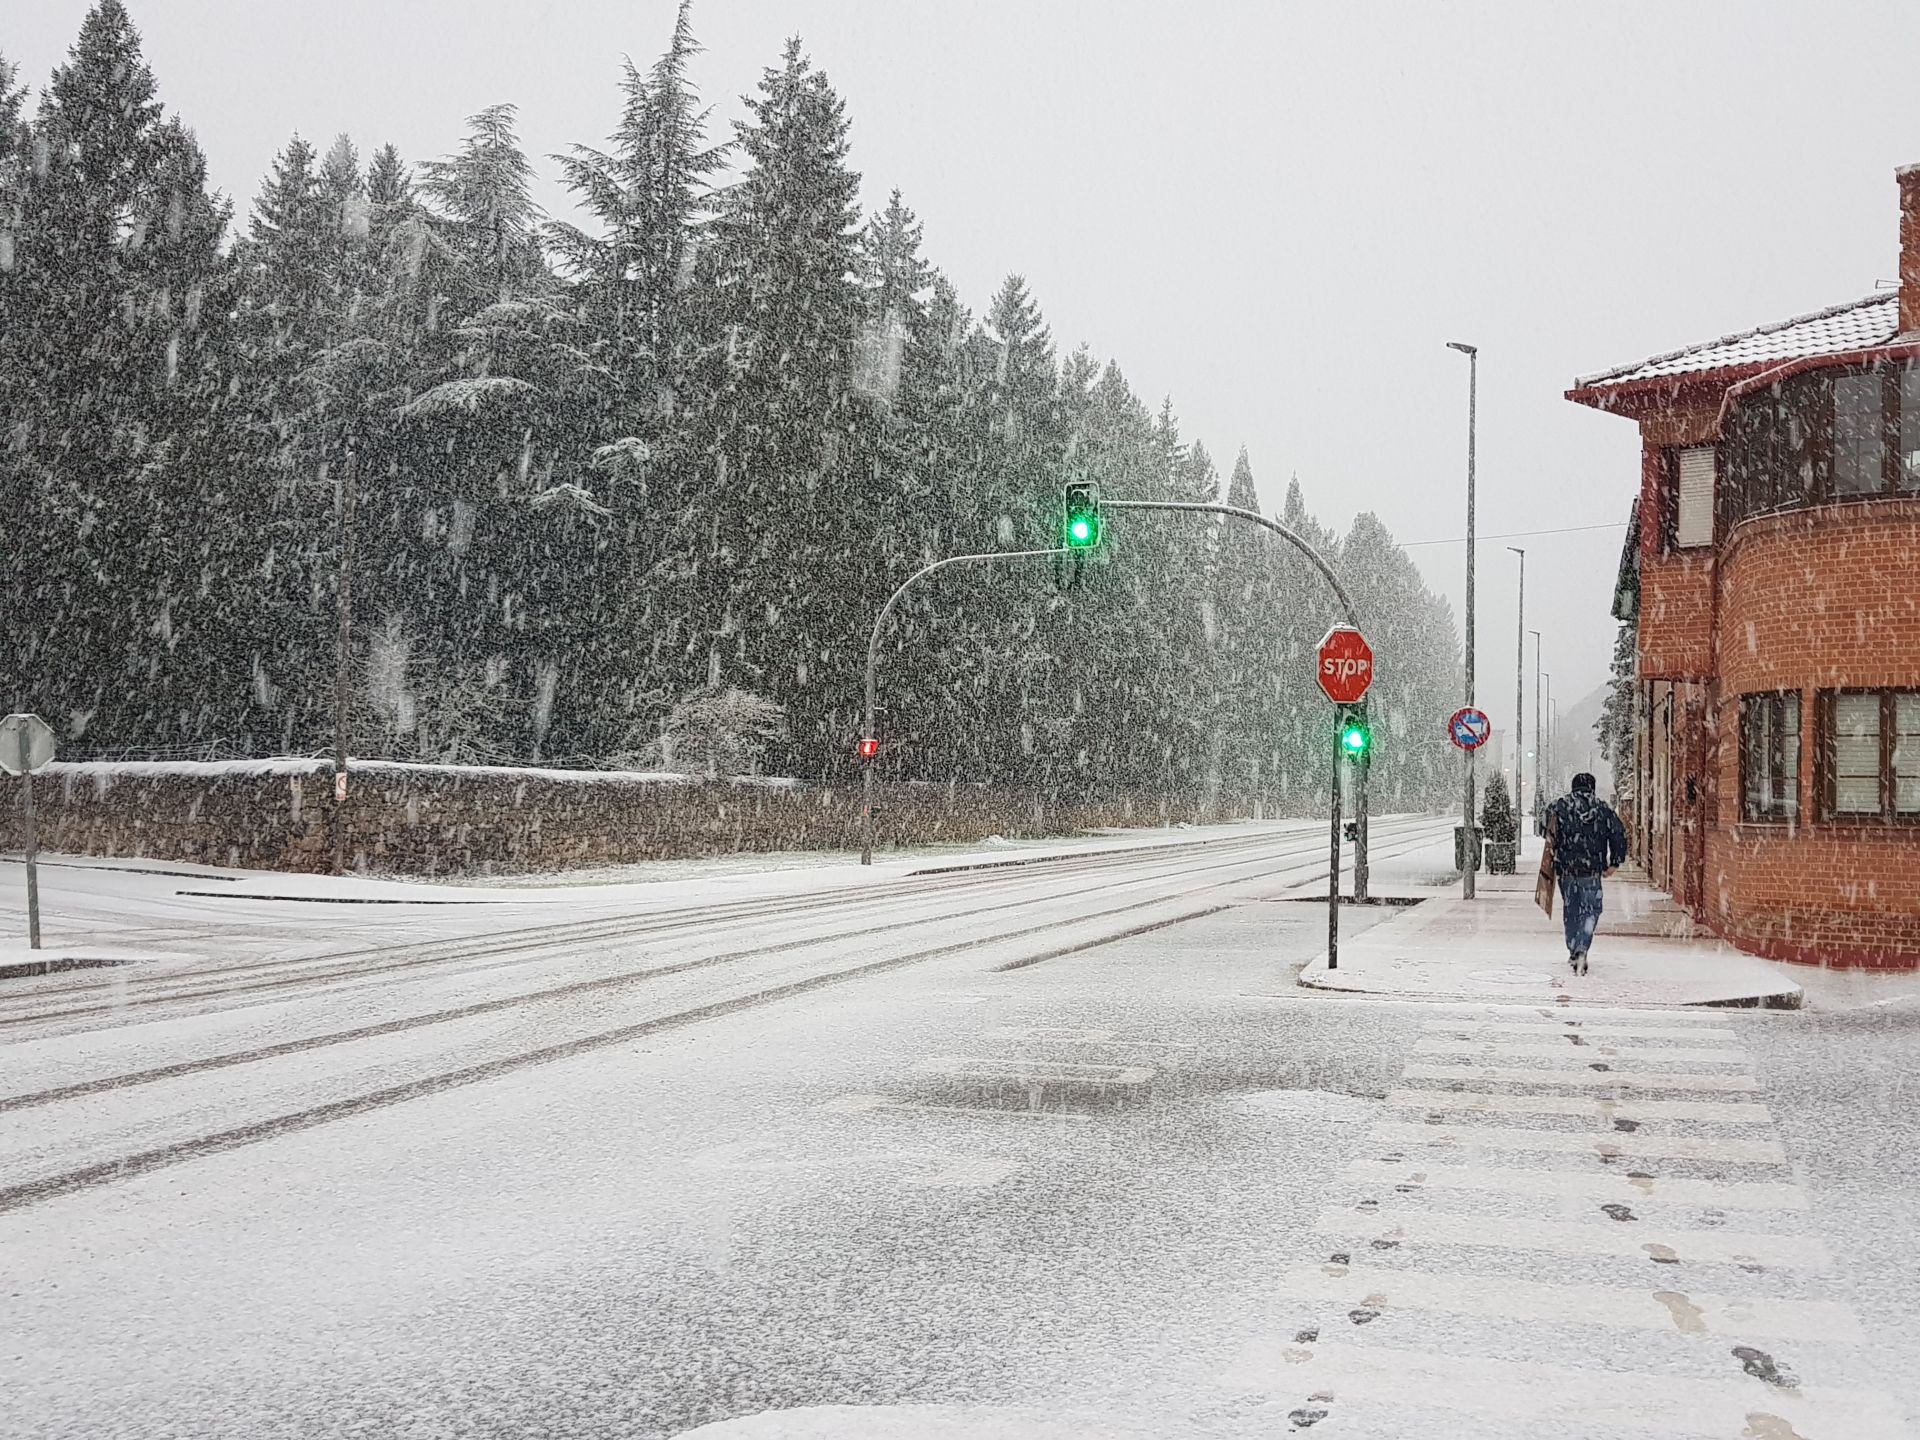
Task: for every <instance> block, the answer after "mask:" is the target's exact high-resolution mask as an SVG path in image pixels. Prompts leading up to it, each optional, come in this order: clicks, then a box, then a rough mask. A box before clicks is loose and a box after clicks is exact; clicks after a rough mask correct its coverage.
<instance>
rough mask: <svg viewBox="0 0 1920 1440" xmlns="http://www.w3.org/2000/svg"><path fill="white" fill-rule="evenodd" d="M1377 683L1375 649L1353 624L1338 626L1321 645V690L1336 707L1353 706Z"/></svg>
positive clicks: (1330, 631)
mask: <svg viewBox="0 0 1920 1440" xmlns="http://www.w3.org/2000/svg"><path fill="white" fill-rule="evenodd" d="M1371 684H1373V647H1372V646H1371V645H1369V644H1367V637H1366V636H1364V635H1362V634H1361V633H1360V632H1359V631H1358V630H1356V629H1354V628H1353V627H1352V626H1351V625H1336V626H1334V627H1333V629H1331V630H1329V631H1327V638H1326V639H1324V640H1322V641H1321V642H1320V688H1321V689H1322V690H1323V691H1325V692H1326V696H1327V698H1328V699H1329V700H1331V701H1333V703H1334V704H1336V705H1352V704H1353V703H1355V702H1356V701H1358V700H1360V699H1361V698H1362V697H1364V696H1365V695H1366V693H1367V687H1368V686H1369V685H1371Z"/></svg>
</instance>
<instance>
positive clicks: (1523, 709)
mask: <svg viewBox="0 0 1920 1440" xmlns="http://www.w3.org/2000/svg"><path fill="white" fill-rule="evenodd" d="M1507 549H1509V550H1511V551H1513V553H1514V554H1516V555H1518V556H1519V557H1520V624H1519V625H1518V627H1517V629H1518V631H1519V634H1518V636H1517V637H1516V642H1517V643H1516V644H1515V645H1514V655H1513V814H1514V822H1515V823H1514V834H1515V835H1516V836H1517V835H1518V834H1519V818H1520V816H1522V815H1524V814H1526V813H1527V811H1526V806H1525V805H1523V804H1522V803H1521V793H1520V792H1521V791H1522V789H1523V788H1524V787H1525V784H1526V770H1527V552H1526V551H1525V550H1522V549H1521V548H1520V547H1519V546H1518V545H1509V546H1507ZM1534 723H1535V724H1536V725H1538V724H1539V721H1538V720H1536V721H1535V722H1534ZM1516 843H1517V842H1516Z"/></svg>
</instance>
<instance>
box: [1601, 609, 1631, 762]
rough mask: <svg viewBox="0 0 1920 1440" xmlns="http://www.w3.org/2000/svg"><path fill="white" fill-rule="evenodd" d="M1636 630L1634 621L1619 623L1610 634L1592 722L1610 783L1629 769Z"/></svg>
mask: <svg viewBox="0 0 1920 1440" xmlns="http://www.w3.org/2000/svg"><path fill="white" fill-rule="evenodd" d="M1637 641H1638V632H1637V631H1636V630H1635V627H1634V622H1633V621H1631V620H1629V621H1627V622H1626V623H1625V624H1623V625H1622V626H1621V627H1620V629H1619V631H1618V633H1617V634H1615V636H1614V637H1613V663H1612V666H1611V669H1610V673H1609V676H1608V680H1607V698H1606V701H1605V703H1604V704H1602V706H1601V707H1600V715H1599V718H1598V719H1596V720H1595V721H1594V722H1593V729H1594V733H1595V734H1596V735H1597V736H1598V737H1599V740H1600V754H1601V756H1602V757H1603V758H1604V759H1605V760H1606V762H1607V764H1608V765H1609V766H1611V767H1612V769H1613V773H1614V777H1615V779H1614V784H1615V786H1616V788H1617V787H1618V786H1619V783H1620V780H1619V777H1620V776H1623V775H1630V774H1632V772H1633V764H1634V760H1633V692H1634V682H1635V678H1636V674H1637V671H1638V666H1639V657H1638V655H1637V653H1636V644H1637Z"/></svg>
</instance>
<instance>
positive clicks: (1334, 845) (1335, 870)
mask: <svg viewBox="0 0 1920 1440" xmlns="http://www.w3.org/2000/svg"><path fill="white" fill-rule="evenodd" d="M1332 788H1333V824H1332V826H1331V827H1330V828H1329V830H1328V832H1327V969H1329V970H1338V969H1339V968H1340V726H1339V725H1338V724H1337V723H1336V724H1335V725H1334V727H1333V787H1332Z"/></svg>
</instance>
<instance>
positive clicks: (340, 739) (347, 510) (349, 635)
mask: <svg viewBox="0 0 1920 1440" xmlns="http://www.w3.org/2000/svg"><path fill="white" fill-rule="evenodd" d="M356 498H357V497H356V495H355V489H354V445H353V441H352V440H351V439H349V440H348V441H347V458H346V466H345V468H344V469H343V470H342V471H341V472H340V496H339V503H338V505H337V506H336V513H337V515H338V517H339V528H340V533H339V537H338V540H337V544H336V548H337V550H338V552H339V560H338V565H339V569H340V574H339V580H338V586H339V592H340V593H339V601H340V635H339V639H338V640H337V642H336V643H335V647H334V660H333V873H334V874H336V875H344V874H346V873H347V708H348V704H349V702H350V700H351V699H352V696H353V532H354V529H355V526H354V523H353V512H354V502H355V500H356Z"/></svg>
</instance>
